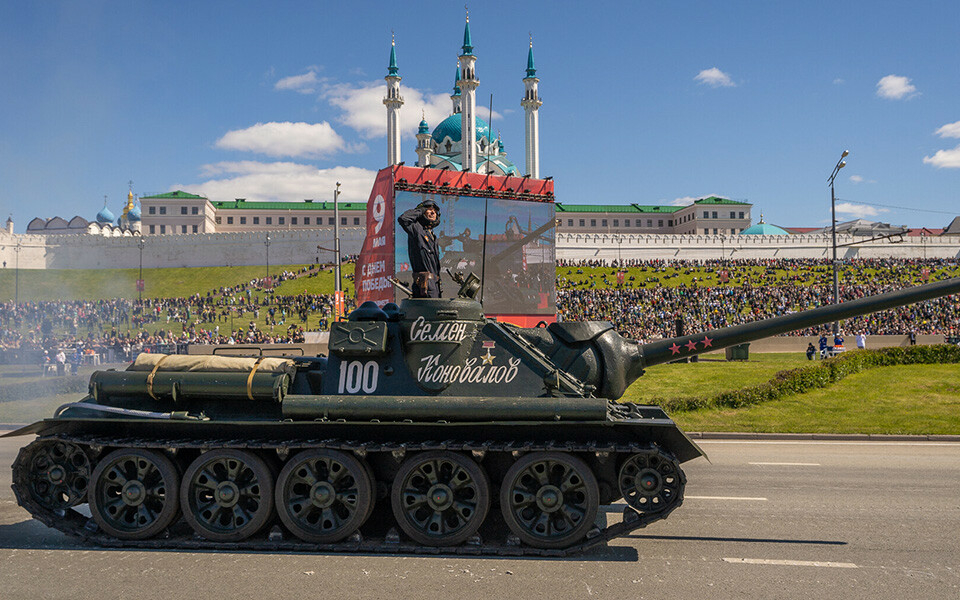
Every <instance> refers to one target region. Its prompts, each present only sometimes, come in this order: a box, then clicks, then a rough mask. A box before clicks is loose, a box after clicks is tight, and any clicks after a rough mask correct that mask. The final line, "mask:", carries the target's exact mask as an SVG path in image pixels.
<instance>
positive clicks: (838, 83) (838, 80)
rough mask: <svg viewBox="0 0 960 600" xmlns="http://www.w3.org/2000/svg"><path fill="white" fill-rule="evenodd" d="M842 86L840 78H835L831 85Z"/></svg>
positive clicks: (842, 82)
mask: <svg viewBox="0 0 960 600" xmlns="http://www.w3.org/2000/svg"><path fill="white" fill-rule="evenodd" d="M843 84H844V81H843V79H841V78H840V77H837V78H836V79H834V80H833V85H843Z"/></svg>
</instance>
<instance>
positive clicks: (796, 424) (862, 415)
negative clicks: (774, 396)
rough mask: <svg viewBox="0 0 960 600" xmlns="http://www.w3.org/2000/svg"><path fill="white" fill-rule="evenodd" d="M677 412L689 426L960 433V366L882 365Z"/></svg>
mask: <svg viewBox="0 0 960 600" xmlns="http://www.w3.org/2000/svg"><path fill="white" fill-rule="evenodd" d="M672 417H673V418H674V419H675V420H676V421H677V422H678V423H679V424H680V426H681V427H682V428H683V429H685V430H688V431H750V432H778V433H884V434H911V435H924V434H926V435H934V434H937V435H960V366H958V365H901V366H896V367H879V368H876V369H870V370H868V371H864V372H862V373H857V374H856V375H850V376H849V377H846V378H844V379H843V380H841V381H840V382H838V383H836V384H834V385H832V386H830V387H827V388H823V389H819V390H814V391H812V392H808V393H806V394H800V395H796V396H791V397H788V398H785V399H783V400H777V401H773V402H768V403H765V404H760V405H758V406H751V407H747V408H740V409H710V410H697V411H689V412H680V413H674V414H673V415H672Z"/></svg>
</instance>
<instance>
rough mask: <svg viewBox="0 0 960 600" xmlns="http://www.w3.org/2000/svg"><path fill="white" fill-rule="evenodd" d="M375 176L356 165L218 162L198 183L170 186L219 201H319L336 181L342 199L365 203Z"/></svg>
mask: <svg viewBox="0 0 960 600" xmlns="http://www.w3.org/2000/svg"><path fill="white" fill-rule="evenodd" d="M375 177H376V172H375V171H371V170H368V169H361V168H359V167H333V168H330V169H318V168H316V167H314V166H311V165H305V164H300V163H294V162H271V163H263V162H257V161H238V162H220V163H216V164H210V165H204V166H203V167H202V169H201V178H203V179H206V178H211V179H209V180H207V181H204V182H202V183H193V184H179V183H178V184H176V185H173V186H171V187H170V189H171V190H176V189H182V190H187V191H189V192H191V193H194V194H203V195H204V196H206V197H207V198H210V199H211V200H222V201H229V200H233V199H234V198H246V199H247V200H249V201H251V202H254V201H260V202H265V201H271V202H277V201H279V202H293V201H301V200H304V199H305V198H313V199H315V200H317V201H322V200H332V199H333V190H334V189H335V188H336V183H337V182H338V181H339V182H341V183H342V184H343V185H342V186H341V187H340V200H341V201H342V202H366V201H367V197H368V196H369V195H370V189H371V188H372V187H373V180H374V178H375Z"/></svg>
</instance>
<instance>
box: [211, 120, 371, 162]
mask: <svg viewBox="0 0 960 600" xmlns="http://www.w3.org/2000/svg"><path fill="white" fill-rule="evenodd" d="M216 146H217V148H223V149H226V150H242V151H245V152H256V153H258V154H266V155H267V156H291V157H314V158H316V157H321V156H326V155H329V154H331V153H333V152H338V151H341V152H353V151H356V148H353V147H348V146H347V144H346V143H345V142H344V140H343V138H342V137H340V135H339V134H338V133H337V132H336V131H334V130H333V127H331V126H330V124H329V123H327V122H320V123H302V122H301V123H290V122H289V121H286V122H282V123H277V122H272V123H257V124H256V125H253V126H251V127H247V128H246V129H237V130H234V131H228V132H227V133H226V134H225V135H224V136H223V137H221V138H220V139H219V140H217V142H216Z"/></svg>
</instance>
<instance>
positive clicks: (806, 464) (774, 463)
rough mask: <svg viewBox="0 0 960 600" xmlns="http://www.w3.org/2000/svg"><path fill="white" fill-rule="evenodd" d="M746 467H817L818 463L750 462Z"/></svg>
mask: <svg viewBox="0 0 960 600" xmlns="http://www.w3.org/2000/svg"><path fill="white" fill-rule="evenodd" d="M747 464H748V465H764V466H777V467H819V466H820V463H792V462H752V463H747Z"/></svg>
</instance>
